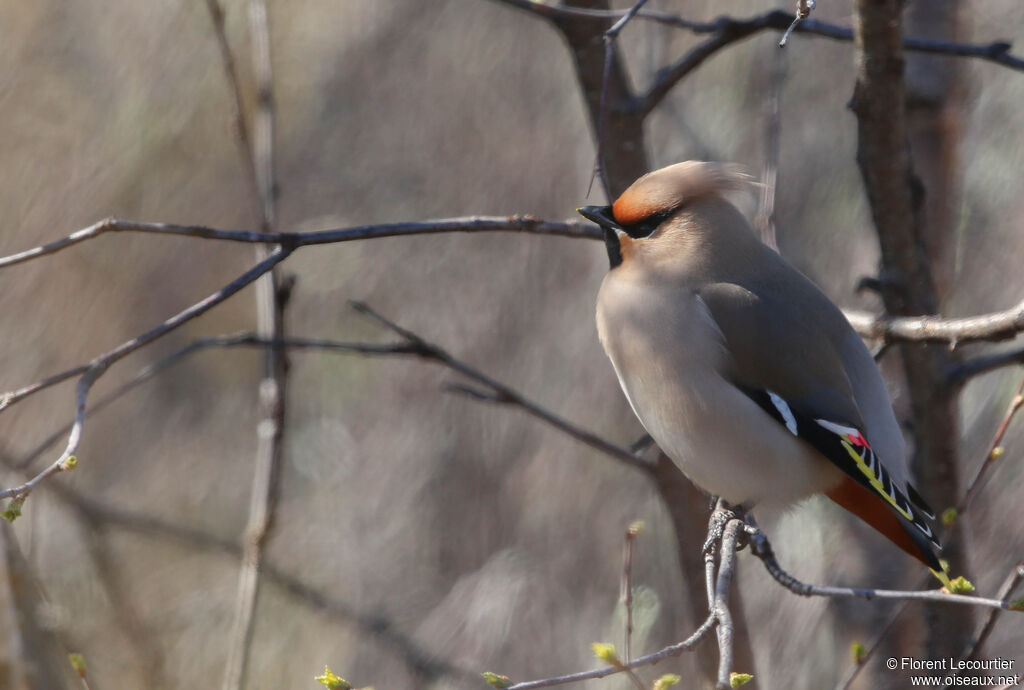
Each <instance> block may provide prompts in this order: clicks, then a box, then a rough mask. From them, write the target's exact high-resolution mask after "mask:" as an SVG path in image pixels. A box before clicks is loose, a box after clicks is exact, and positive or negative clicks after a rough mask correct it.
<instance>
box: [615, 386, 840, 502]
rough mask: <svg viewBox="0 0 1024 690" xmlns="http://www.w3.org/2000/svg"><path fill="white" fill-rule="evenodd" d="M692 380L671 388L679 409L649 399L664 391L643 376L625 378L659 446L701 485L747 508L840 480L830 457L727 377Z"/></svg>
mask: <svg viewBox="0 0 1024 690" xmlns="http://www.w3.org/2000/svg"><path fill="white" fill-rule="evenodd" d="M687 383H689V385H688V386H686V387H685V388H683V387H681V388H680V389H679V390H676V391H672V394H673V398H674V399H675V400H676V401H677V406H675V408H674V409H673V408H667V409H666V408H662V407H661V406H656V405H653V404H650V402H649V401H650V400H652V399H654V400H663V399H664V396H663V395H662V394H661V392H660V391H657V390H652V389H657V388H659V387H660V386H657V385H656V386H650V385H647V382H645V381H634V382H631V383H630V384H628V388H627V395H628V396H629V398H630V400H631V403H632V404H633V406H634V408H635V409H636V411H637V415H638V417H639V418H640V421H641V423H642V424H643V425H644V427H645V428H646V429H647V432H648V433H649V434H650V435H651V437H652V438H653V439H654V440H655V442H656V443H657V444H658V446H659V447H660V448H661V449H662V450H663V451H665V453H666V454H667V455H668V456H669V457H670V458H672V460H673V461H674V462H675V463H676V465H678V466H679V468H680V469H681V470H682V471H683V473H684V474H686V476H687V477H689V478H690V480H691V481H693V482H694V484H696V485H697V486H699V487H700V488H702V489H703V490H705V491H707V492H708V493H710V494H713V495H715V496H720V497H722V498H724V499H725V500H727V501H729V502H730V503H733V504H743V505H745V506H748V507H752V506H754V505H757V504H769V505H785V504H789V503H792V502H794V501H798V500H800V499H801V498H804V497H806V496H809V495H811V494H814V493H819V492H822V491H826V490H828V489H829V488H831V487H832V486H833V485H835V484H836V483H837V482H838V481H839V479H840V477H841V475H840V473H839V470H838V469H837V468H835V466H834V465H832V463H830V462H828V461H827V460H826V459H825V458H823V457H821V455H819V454H818V453H817V452H816V451H815V450H814V449H813V448H811V447H810V446H809V445H807V444H805V443H804V442H803V441H801V440H799V439H798V438H797V437H795V436H793V435H792V434H791V433H790V432H789V431H788V430H787V429H786V428H785V427H784V426H783V425H781V424H779V423H778V422H777V421H775V420H774V419H772V418H771V417H769V416H768V415H767V414H765V413H764V411H763V410H762V409H761V408H760V407H758V406H757V405H756V404H755V403H754V402H753V401H752V400H750V398H748V397H747V396H746V395H744V394H743V393H742V392H741V391H740V390H739V389H737V388H735V387H733V386H732V384H730V383H729V382H727V381H725V380H724V379H719V381H712V380H703V381H702V380H699V379H697V380H692V379H691V380H689V381H688V382H687ZM624 387H625V386H624Z"/></svg>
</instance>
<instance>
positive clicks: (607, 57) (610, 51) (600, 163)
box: [587, 0, 647, 196]
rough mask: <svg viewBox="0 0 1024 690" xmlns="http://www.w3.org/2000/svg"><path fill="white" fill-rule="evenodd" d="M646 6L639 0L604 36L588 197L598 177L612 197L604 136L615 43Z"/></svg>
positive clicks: (645, 0)
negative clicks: (595, 140)
mask: <svg viewBox="0 0 1024 690" xmlns="http://www.w3.org/2000/svg"><path fill="white" fill-rule="evenodd" d="M645 4H647V0H637V1H636V2H635V3H634V4H633V6H632V7H631V8H630V9H629V10H628V11H627V12H626V13H625V14H623V15H622V17H620V18H619V20H618V21H616V22H615V23H614V24H613V25H612V26H611V27H609V28H608V30H607V31H605V32H604V35H603V36H602V40H603V41H604V72H603V74H602V77H601V104H600V106H599V107H598V115H597V154H596V155H595V157H594V170H593V172H592V173H591V176H590V184H589V185H588V186H587V196H590V190H591V188H592V187H593V185H594V178H596V177H597V176H598V175H600V176H601V180H602V182H603V186H604V189H605V194H606V195H609V196H610V188H609V186H608V181H607V180H606V179H605V175H604V169H605V166H604V135H605V122H606V120H607V112H608V85H609V84H610V83H611V76H612V63H613V62H614V60H615V41H616V39H618V37H619V33H621V32H622V30H623V29H624V28H626V24H628V23H629V20H631V19H632V18H633V17H635V16H636V13H637V12H639V11H640V8H642V7H643V6H644V5H645Z"/></svg>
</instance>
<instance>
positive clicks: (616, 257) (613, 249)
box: [601, 228, 622, 270]
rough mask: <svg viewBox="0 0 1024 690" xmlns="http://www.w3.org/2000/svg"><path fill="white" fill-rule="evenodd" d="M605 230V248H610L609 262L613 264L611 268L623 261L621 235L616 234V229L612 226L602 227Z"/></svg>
mask: <svg viewBox="0 0 1024 690" xmlns="http://www.w3.org/2000/svg"><path fill="white" fill-rule="evenodd" d="M601 229H602V230H604V248H605V249H607V250H608V263H610V264H611V266H610V267H609V270H610V269H611V268H615V267H616V266H618V265H619V264H621V263H622V250H621V249H620V248H619V236H618V235H616V234H615V231H614V230H612V229H611V228H601Z"/></svg>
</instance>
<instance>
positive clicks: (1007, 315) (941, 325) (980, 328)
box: [846, 301, 1024, 346]
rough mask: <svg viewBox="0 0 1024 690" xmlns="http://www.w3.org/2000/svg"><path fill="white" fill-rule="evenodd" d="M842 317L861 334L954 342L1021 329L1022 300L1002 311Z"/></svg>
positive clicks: (1023, 319)
mask: <svg viewBox="0 0 1024 690" xmlns="http://www.w3.org/2000/svg"><path fill="white" fill-rule="evenodd" d="M846 318H847V320H849V322H850V325H852V326H853V328H854V330H856V331H857V333H859V334H860V335H861V336H862V337H865V338H873V339H876V340H883V341H886V342H925V343H949V344H951V345H954V346H955V345H958V344H960V343H966V342H972V341H976V340H1005V339H1007V338H1012V337H1014V336H1015V335H1017V334H1018V333H1020V332H1021V331H1024V301H1022V302H1020V303H1019V304H1017V305H1016V306H1014V307H1012V308H1010V309H1007V310H1005V311H997V312H992V313H991V314H982V315H980V316H968V317H965V318H959V319H946V318H943V317H941V316H913V317H907V316H902V317H900V316H896V317H876V316H872V315H871V314H868V313H867V312H859V311H854V312H846Z"/></svg>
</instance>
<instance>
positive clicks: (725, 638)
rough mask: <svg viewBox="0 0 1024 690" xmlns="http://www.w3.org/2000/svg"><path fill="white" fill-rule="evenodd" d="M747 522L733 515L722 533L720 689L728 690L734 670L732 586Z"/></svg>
mask: <svg viewBox="0 0 1024 690" xmlns="http://www.w3.org/2000/svg"><path fill="white" fill-rule="evenodd" d="M742 527H743V522H742V521H741V520H739V519H736V518H733V519H731V520H729V522H728V523H727V524H726V525H725V530H724V531H723V533H722V541H721V545H722V548H721V552H720V556H719V565H718V576H717V577H716V578H715V599H714V602H715V604H714V607H713V608H712V612H713V613H714V615H715V618H716V619H717V620H718V630H717V631H716V632H717V633H718V686H717V687H718V688H719V689H720V690H728V689H729V688H730V687H731V685H730V683H729V674H730V673H732V670H733V669H732V658H733V653H732V649H733V634H734V628H733V624H732V613H731V612H730V611H729V586H730V585H731V584H732V578H733V572H734V571H735V569H736V546H737V539H738V537H739V532H740V530H741V529H742Z"/></svg>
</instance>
